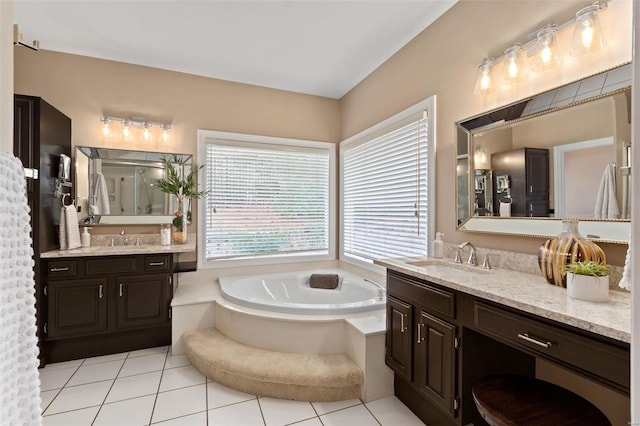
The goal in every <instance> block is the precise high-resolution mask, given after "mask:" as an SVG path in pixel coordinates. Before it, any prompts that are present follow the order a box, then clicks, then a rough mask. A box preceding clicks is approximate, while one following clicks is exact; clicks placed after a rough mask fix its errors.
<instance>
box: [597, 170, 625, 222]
mask: <svg viewBox="0 0 640 426" xmlns="http://www.w3.org/2000/svg"><path fill="white" fill-rule="evenodd" d="M615 170H616V168H615V166H614V165H613V164H608V165H607V167H605V169H604V172H603V173H602V179H600V187H599V188H598V195H597V197H596V206H595V210H594V217H595V218H596V219H617V218H618V216H619V215H620V210H619V209H618V199H617V198H616V172H615Z"/></svg>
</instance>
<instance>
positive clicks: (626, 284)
mask: <svg viewBox="0 0 640 426" xmlns="http://www.w3.org/2000/svg"><path fill="white" fill-rule="evenodd" d="M631 263H632V262H631V235H629V246H628V247H627V257H626V258H625V260H624V269H623V270H622V279H621V280H620V282H619V283H618V286H619V287H620V288H623V289H625V290H629V291H631V283H632V281H633V280H632V276H633V270H632V268H631Z"/></svg>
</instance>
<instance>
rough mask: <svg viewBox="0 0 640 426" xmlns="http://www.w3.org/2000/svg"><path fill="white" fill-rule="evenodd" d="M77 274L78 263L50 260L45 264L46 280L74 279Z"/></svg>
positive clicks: (75, 261) (66, 260)
mask: <svg viewBox="0 0 640 426" xmlns="http://www.w3.org/2000/svg"><path fill="white" fill-rule="evenodd" d="M77 273H78V261H77V260H72V259H65V260H50V261H48V262H47V277H48V278H66V277H74V276H76V274H77Z"/></svg>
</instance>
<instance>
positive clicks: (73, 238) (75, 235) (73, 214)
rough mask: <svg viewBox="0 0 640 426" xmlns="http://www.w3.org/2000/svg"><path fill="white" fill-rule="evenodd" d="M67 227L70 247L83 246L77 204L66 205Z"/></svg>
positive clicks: (70, 248)
mask: <svg viewBox="0 0 640 426" xmlns="http://www.w3.org/2000/svg"><path fill="white" fill-rule="evenodd" d="M63 208H64V212H63V213H64V218H65V222H66V224H65V229H66V234H67V235H66V237H67V238H66V239H67V245H68V249H69V250H72V249H76V248H79V247H82V242H81V240H80V226H79V225H78V212H77V211H76V206H75V204H69V205H68V206H64V207H63Z"/></svg>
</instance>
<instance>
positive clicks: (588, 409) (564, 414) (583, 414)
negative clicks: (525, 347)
mask: <svg viewBox="0 0 640 426" xmlns="http://www.w3.org/2000/svg"><path fill="white" fill-rule="evenodd" d="M473 400H474V402H475V403H476V407H478V411H479V412H480V414H481V415H482V417H483V418H484V420H485V421H486V422H487V423H489V425H491V426H553V425H562V426H570V425H576V426H578V425H579V426H596V425H607V426H611V422H609V419H607V416H605V415H604V414H603V413H602V411H600V410H599V409H598V408H596V406H595V405H593V404H592V403H590V402H589V401H587V400H586V399H584V398H582V397H581V396H578V395H576V394H575V393H573V392H571V391H569V390H567V389H564V388H562V387H560V386H556V385H554V384H552V383H549V382H545V381H542V380H538V379H535V378H533V377H526V376H516V375H496V376H488V377H485V378H483V379H482V380H480V381H478V382H476V383H475V384H474V385H473Z"/></svg>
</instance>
